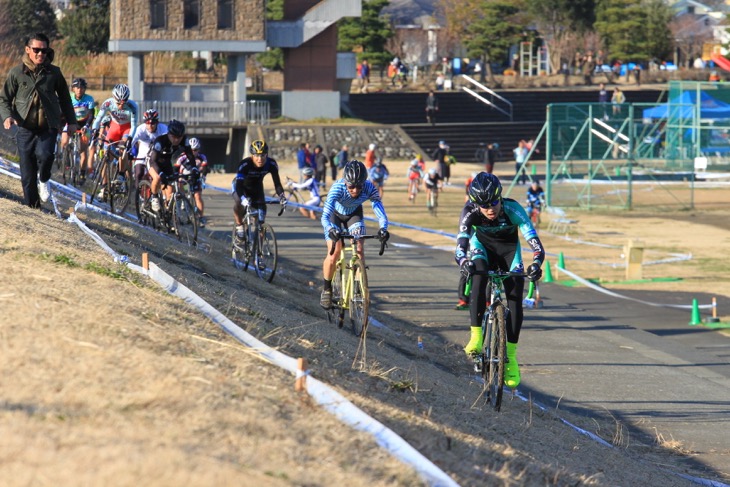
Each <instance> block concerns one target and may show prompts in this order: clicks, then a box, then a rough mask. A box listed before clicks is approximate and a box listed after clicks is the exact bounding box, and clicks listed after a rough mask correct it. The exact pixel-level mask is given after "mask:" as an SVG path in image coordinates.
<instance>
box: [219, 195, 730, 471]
mask: <svg viewBox="0 0 730 487" xmlns="http://www.w3.org/2000/svg"><path fill="white" fill-rule="evenodd" d="M205 198H206V214H207V215H208V217H209V225H208V227H207V229H206V230H207V232H213V236H218V237H221V238H223V237H225V236H227V235H229V234H230V231H231V226H232V223H233V218H232V216H231V199H230V196H228V195H223V194H221V193H216V192H215V191H211V190H208V191H207V192H206V197H205ZM368 214H369V213H368V212H367V211H366V215H368ZM268 221H269V223H271V224H272V225H273V227H274V229H275V231H276V234H277V239H278V242H279V255H280V259H281V268H282V271H283V272H286V268H287V263H288V262H289V264H290V265H291V264H292V263H291V261H293V262H296V264H297V266H298V267H303V268H304V269H306V272H311V278H312V279H313V280H314V281H315V282H319V280H320V279H321V264H322V259H323V257H324V251H325V247H324V242H323V237H322V228H321V226H320V224H319V221H312V220H308V219H304V218H303V217H301V216H299V215H298V214H286V215H284V216H282V217H277V216H276V211H275V207H272V208H271V210H270V211H269V217H268ZM368 228H369V229H371V230H374V229H375V228H376V226H375V224H374V223H370V224H369V227H368ZM393 230H394V231H396V232H397V229H395V228H394V229H393ZM369 248H370V249H371V250H370V252H368V264H369V266H370V270H369V271H368V280H369V284H370V288H371V291H372V302H373V304H372V307H371V309H372V311H371V313H372V314H373V316H374V317H375V318H376V319H377V320H379V321H380V322H382V323H384V324H386V326H387V321H388V317H389V316H394V317H397V318H399V319H400V320H403V321H407V322H410V323H412V324H413V326H414V327H417V328H418V329H419V330H422V332H420V333H422V336H423V340H424V345H425V347H428V341H429V340H432V339H434V337H436V336H438V337H441V338H443V339H445V340H449V341H452V342H454V343H457V344H463V343H465V341H466V340H467V338H468V337H467V334H468V326H469V325H468V321H469V317H468V312H465V311H455V310H454V309H453V308H454V305H455V302H456V298H457V297H456V286H457V281H458V272H457V269H456V267H455V264H454V262H453V256H452V253H451V252H447V251H444V250H439V249H433V248H428V247H425V246H421V245H419V244H418V243H417V242H411V241H405V240H402V239H399V238H397V237H393V238H392V242H391V246H390V247H389V249H388V250H387V251H386V252H385V254H384V255H383V256H382V257H378V256H377V252H376V251H375V250H376V248H375V245H374V244H373V245H372V246H369ZM547 250H548V252H550V249H547ZM553 260H554V259H553ZM553 274H554V277H559V276H556V275H555V274H557V273H556V272H555V271H553ZM558 280H559V279H558ZM274 284H275V282H274ZM540 290H541V295H542V298H543V300H544V307H543V308H540V309H526V310H525V323H524V326H523V330H522V335H521V338H520V348H519V354H518V357H519V359H520V363H521V371H522V383H521V385H520V387H519V392H520V394H521V395H523V396H525V397H530V398H531V399H532V400H534V401H536V402H537V403H539V404H541V405H543V406H544V407H546V408H548V409H557V410H570V411H571V412H573V413H576V414H580V415H585V416H587V417H595V416H596V415H600V416H601V417H606V416H609V415H610V416H611V417H613V418H615V419H616V420H617V421H620V422H621V423H623V424H625V425H627V426H629V427H630V430H631V432H632V434H641V435H646V436H647V437H648V438H652V439H654V438H657V437H658V435H661V436H662V437H663V438H664V439H665V440H675V441H678V442H680V443H681V447H682V448H683V449H684V450H686V451H690V452H691V455H690V456H689V457H688V459H687V463H686V464H684V465H675V466H672V467H673V468H672V470H675V471H677V469H679V470H680V471H681V469H682V467H683V466H687V467H692V468H695V469H698V468H699V469H702V470H704V472H706V473H705V474H704V475H703V478H707V479H713V480H716V481H717V480H719V481H722V482H724V483H726V484H727V483H730V333H727V332H724V333H723V332H719V331H712V330H709V329H708V328H705V327H704V326H690V325H689V324H688V323H689V321H690V317H691V314H690V311H689V310H686V309H684V310H682V309H675V308H668V307H657V306H650V305H646V304H641V303H637V302H633V301H629V300H623V299H619V298H615V297H611V296H608V295H605V294H603V293H600V292H597V291H594V290H590V289H587V288H572V287H565V286H562V285H560V284H557V283H552V284H542V285H541V286H540ZM623 294H626V295H630V296H632V297H634V298H637V299H640V300H644V301H648V302H653V303H666V304H685V305H688V304H691V302H692V299H693V298H696V299H698V300H699V301H700V302H701V303H709V302H710V301H711V298H712V296H711V295H709V294H708V295H699V296H698V295H689V294H685V293H649V292H636V291H627V292H625V293H623ZM718 305H719V307H720V309H724V310H727V309H730V301H729V300H726V299H721V300H720V301H719V302H718ZM703 314H705V313H704V312H703ZM464 373H465V374H467V373H468V366H467V365H466V364H465V371H464Z"/></svg>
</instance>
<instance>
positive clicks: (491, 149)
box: [484, 142, 499, 174]
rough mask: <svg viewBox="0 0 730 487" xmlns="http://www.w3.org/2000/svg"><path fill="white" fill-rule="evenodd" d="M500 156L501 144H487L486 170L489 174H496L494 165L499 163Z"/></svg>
mask: <svg viewBox="0 0 730 487" xmlns="http://www.w3.org/2000/svg"><path fill="white" fill-rule="evenodd" d="M498 154H499V144H497V143H496V142H494V143H492V144H487V154H486V161H485V164H484V170H485V171H486V172H488V173H489V174H492V173H493V172H494V163H496V162H497V159H498Z"/></svg>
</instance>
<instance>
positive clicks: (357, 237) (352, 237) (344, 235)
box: [330, 233, 388, 255]
mask: <svg viewBox="0 0 730 487" xmlns="http://www.w3.org/2000/svg"><path fill="white" fill-rule="evenodd" d="M347 238H349V239H350V240H360V239H363V240H365V239H368V238H377V239H378V240H380V238H379V237H378V236H377V235H351V234H349V233H341V234H340V237H339V239H338V240H342V241H344V240H345V239H347ZM387 246H388V244H387V242H386V241H385V240H380V252H378V255H383V253H384V252H385V247H387ZM334 253H335V246H334V245H333V246H332V248H331V249H330V255H332V254H334Z"/></svg>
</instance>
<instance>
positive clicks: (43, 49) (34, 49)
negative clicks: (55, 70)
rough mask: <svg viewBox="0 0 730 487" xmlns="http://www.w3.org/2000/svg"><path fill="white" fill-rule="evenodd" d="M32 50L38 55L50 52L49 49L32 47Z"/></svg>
mask: <svg viewBox="0 0 730 487" xmlns="http://www.w3.org/2000/svg"><path fill="white" fill-rule="evenodd" d="M30 49H31V51H33V52H34V53H36V54H48V51H49V49H48V48H47V47H31V48H30Z"/></svg>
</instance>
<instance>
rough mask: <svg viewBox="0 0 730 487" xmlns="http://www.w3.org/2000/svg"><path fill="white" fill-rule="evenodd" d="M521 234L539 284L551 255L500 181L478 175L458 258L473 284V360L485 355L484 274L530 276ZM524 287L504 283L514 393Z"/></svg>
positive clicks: (469, 349) (508, 380) (519, 282)
mask: <svg viewBox="0 0 730 487" xmlns="http://www.w3.org/2000/svg"><path fill="white" fill-rule="evenodd" d="M518 230H519V232H520V233H522V236H523V237H524V239H525V240H526V241H527V243H528V244H529V245H530V247H531V248H532V264H530V266H529V267H528V268H527V270H526V271H525V273H526V274H527V278H528V279H529V280H530V281H537V280H538V279H540V277H541V276H542V270H541V269H540V267H541V266H542V263H543V261H544V260H545V250H544V249H543V246H542V243H541V242H540V238H539V237H538V236H537V232H536V231H535V229H534V228H533V226H532V223H531V222H530V219H529V217H528V216H527V213H525V209H524V208H523V207H522V205H521V204H520V203H519V202H517V201H515V200H513V199H510V198H503V197H502V184H501V183H500V182H499V178H497V176H495V175H494V174H490V173H487V172H480V173H479V174H477V175H476V177H475V178H474V180H473V181H472V182H471V184H470V185H469V201H468V202H467V203H466V205H464V208H463V209H462V210H461V217H460V219H459V233H458V234H457V236H456V251H455V255H454V257H455V259H456V263H457V264H459V267H460V268H461V273H462V274H463V275H465V276H467V277H469V276H471V278H472V287H471V289H472V290H471V299H470V301H469V311H470V318H471V338H470V340H469V343H468V344H467V345H466V347H464V351H465V352H466V354H467V356H472V355H474V354H479V353H481V350H482V345H483V343H482V338H483V337H482V328H481V322H482V317H483V316H484V311H485V309H486V304H487V293H486V287H487V276H485V275H483V274H482V273H483V272H485V271H488V270H496V269H500V270H503V271H517V272H519V271H523V270H524V265H523V263H522V251H521V248H520V241H519V236H518ZM475 272H477V273H476V274H475ZM524 284H525V282H524V279H523V278H521V277H510V278H508V279H505V280H504V289H505V294H506V295H507V306H508V307H509V310H510V316H509V322H508V323H507V362H506V364H505V365H506V367H505V374H504V379H505V384H507V386H508V387H511V388H512V389H514V388H515V387H517V385H518V384H519V383H520V369H519V365H518V363H517V341H518V340H519V337H520V329H521V328H522V293H523V291H524Z"/></svg>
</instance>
